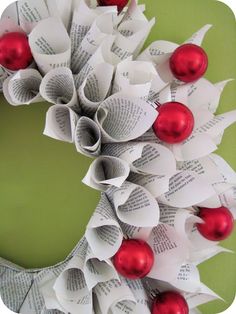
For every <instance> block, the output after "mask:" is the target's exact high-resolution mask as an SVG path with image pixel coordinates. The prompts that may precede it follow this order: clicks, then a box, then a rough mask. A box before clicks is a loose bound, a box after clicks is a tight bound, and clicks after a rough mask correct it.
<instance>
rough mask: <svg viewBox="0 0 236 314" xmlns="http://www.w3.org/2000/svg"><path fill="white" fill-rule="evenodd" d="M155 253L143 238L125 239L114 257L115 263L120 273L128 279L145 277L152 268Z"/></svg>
mask: <svg viewBox="0 0 236 314" xmlns="http://www.w3.org/2000/svg"><path fill="white" fill-rule="evenodd" d="M153 263H154V254H153V251H152V249H151V247H150V246H149V245H148V244H147V243H146V242H145V241H143V240H137V239H128V240H123V242H122V244H121V247H120V248H119V250H118V252H117V253H116V254H115V255H114V257H113V264H114V266H115V268H116V270H117V272H118V273H119V274H121V275H122V276H124V277H125V278H128V279H140V278H143V277H145V276H146V275H147V274H148V273H149V272H150V270H151V269H152V266H153Z"/></svg>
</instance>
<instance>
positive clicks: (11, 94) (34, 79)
mask: <svg viewBox="0 0 236 314" xmlns="http://www.w3.org/2000/svg"><path fill="white" fill-rule="evenodd" d="M41 81H42V76H41V74H40V73H39V72H38V71H37V70H35V69H25V70H20V71H18V72H16V73H15V74H13V75H11V76H9V77H8V78H7V79H5V81H4V83H3V93H4V96H5V98H6V99H7V101H8V103H9V104H11V105H13V106H20V105H29V104H31V103H36V102H40V101H42V97H41V96H40V93H39V87H40V84H41Z"/></svg>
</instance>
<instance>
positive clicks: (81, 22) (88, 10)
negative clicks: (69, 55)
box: [70, 0, 117, 52]
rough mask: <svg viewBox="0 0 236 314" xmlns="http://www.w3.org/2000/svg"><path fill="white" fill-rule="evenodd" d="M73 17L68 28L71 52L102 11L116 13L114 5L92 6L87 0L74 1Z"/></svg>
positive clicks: (78, 44)
mask: <svg viewBox="0 0 236 314" xmlns="http://www.w3.org/2000/svg"><path fill="white" fill-rule="evenodd" d="M74 2H75V5H74V10H73V18H72V23H71V29H70V38H71V44H72V52H74V51H76V50H77V49H78V48H79V46H80V44H81V42H82V40H83V39H84V37H85V36H86V34H87V33H88V31H89V29H90V28H91V26H92V24H93V22H94V21H95V19H96V18H97V17H98V16H99V15H101V14H104V13H109V12H111V13H114V14H116V12H117V8H116V7H115V6H105V7H94V8H93V7H92V6H90V1H89V0H79V1H74Z"/></svg>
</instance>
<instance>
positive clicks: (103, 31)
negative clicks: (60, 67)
mask: <svg viewBox="0 0 236 314" xmlns="http://www.w3.org/2000/svg"><path fill="white" fill-rule="evenodd" d="M113 16H114V14H113V13H105V14H103V15H100V16H98V17H97V18H96V20H95V21H94V23H93V24H92V26H91V28H90V29H89V31H88V32H87V34H86V35H85V37H84V38H83V40H82V42H81V44H80V46H79V48H78V49H77V50H74V52H73V54H72V57H71V68H72V70H73V73H79V72H80V70H81V69H82V68H83V66H84V65H85V64H86V63H87V61H88V60H89V59H90V58H91V57H92V55H93V54H94V52H95V51H96V50H97V48H98V47H99V46H100V44H101V43H102V41H103V40H104V39H105V38H106V37H107V36H108V35H112V34H113V27H114V25H113Z"/></svg>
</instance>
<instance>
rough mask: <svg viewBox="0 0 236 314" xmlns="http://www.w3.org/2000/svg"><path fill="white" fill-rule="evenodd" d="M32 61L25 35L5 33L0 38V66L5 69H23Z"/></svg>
mask: <svg viewBox="0 0 236 314" xmlns="http://www.w3.org/2000/svg"><path fill="white" fill-rule="evenodd" d="M32 61H33V57H32V53H31V50H30V46H29V42H28V37H27V36H26V35H25V34H23V33H17V32H13V33H6V34H4V35H3V36H2V37H1V38H0V64H1V65H2V66H4V67H5V68H6V69H8V70H11V71H17V70H20V69H25V68H27V67H28V66H29V65H30V63H31V62H32Z"/></svg>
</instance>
